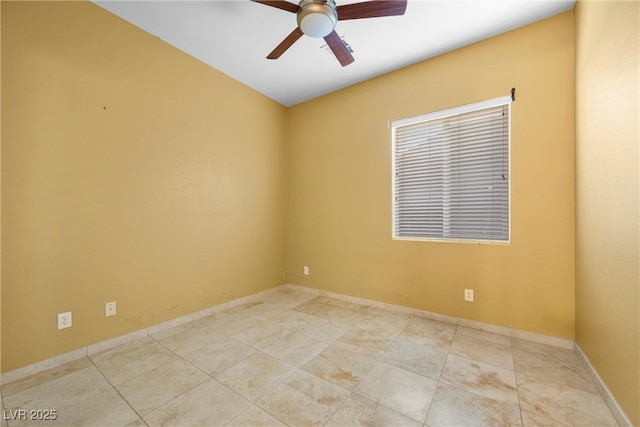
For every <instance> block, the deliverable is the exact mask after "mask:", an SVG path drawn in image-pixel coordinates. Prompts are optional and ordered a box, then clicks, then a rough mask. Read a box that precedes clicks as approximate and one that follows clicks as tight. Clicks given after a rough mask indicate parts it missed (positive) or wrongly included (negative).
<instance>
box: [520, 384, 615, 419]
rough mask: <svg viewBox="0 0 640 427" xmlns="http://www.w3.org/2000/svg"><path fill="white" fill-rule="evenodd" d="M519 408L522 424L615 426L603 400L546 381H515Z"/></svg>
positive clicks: (593, 394) (592, 394)
mask: <svg viewBox="0 0 640 427" xmlns="http://www.w3.org/2000/svg"><path fill="white" fill-rule="evenodd" d="M518 392H519V395H520V406H521V408H522V412H523V418H524V413H525V412H527V413H529V414H533V415H534V416H533V417H532V416H528V417H527V423H526V424H529V425H531V424H533V425H536V424H539V423H540V422H543V423H553V424H556V425H571V426H574V425H581V426H615V425H617V422H616V420H615V418H614V417H613V415H612V414H611V411H609V408H608V407H607V405H606V403H605V402H604V399H603V398H602V397H601V396H600V395H599V394H596V393H590V392H586V391H583V390H578V389H575V388H572V387H566V386H559V385H557V384H553V383H548V382H537V381H527V382H519V384H518Z"/></svg>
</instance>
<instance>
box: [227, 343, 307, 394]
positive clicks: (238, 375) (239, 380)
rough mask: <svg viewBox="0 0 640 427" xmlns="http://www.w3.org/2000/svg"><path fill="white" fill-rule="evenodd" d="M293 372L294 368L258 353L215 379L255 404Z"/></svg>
mask: <svg viewBox="0 0 640 427" xmlns="http://www.w3.org/2000/svg"><path fill="white" fill-rule="evenodd" d="M295 371H296V368H295V367H294V366H292V365H289V364H287V363H285V362H283V361H281V360H279V359H276V358H275V357H273V356H269V355H268V354H265V353H262V352H258V353H255V354H253V355H252V356H249V357H248V358H246V359H245V360H243V361H242V362H240V363H238V364H237V365H235V366H233V367H231V368H229V369H227V370H226V371H224V372H222V373H221V374H218V375H217V376H216V379H217V380H218V381H220V382H221V383H222V384H224V385H226V386H227V387H229V388H230V389H232V390H234V391H235V392H236V393H239V394H240V395H242V396H243V397H245V398H247V399H249V400H251V401H252V402H255V401H256V400H258V399H260V398H261V397H262V396H264V395H265V394H267V393H268V392H269V391H271V390H272V389H273V388H274V387H275V386H277V385H278V384H280V383H281V382H282V381H283V380H284V379H285V378H287V377H288V376H289V375H291V374H292V373H294V372H295Z"/></svg>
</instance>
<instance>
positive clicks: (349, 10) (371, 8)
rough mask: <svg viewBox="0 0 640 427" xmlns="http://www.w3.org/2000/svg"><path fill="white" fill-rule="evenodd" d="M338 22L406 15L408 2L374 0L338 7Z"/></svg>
mask: <svg viewBox="0 0 640 427" xmlns="http://www.w3.org/2000/svg"><path fill="white" fill-rule="evenodd" d="M336 10H337V12H338V21H345V20H347V19H362V18H379V17H382V16H398V15H404V12H405V11H406V10H407V0H372V1H365V2H361V3H351V4H345V5H342V6H338V7H337V8H336Z"/></svg>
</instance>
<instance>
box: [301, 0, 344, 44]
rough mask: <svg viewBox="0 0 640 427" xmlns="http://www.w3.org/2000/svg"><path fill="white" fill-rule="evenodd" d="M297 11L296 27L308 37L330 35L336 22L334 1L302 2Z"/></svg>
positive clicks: (312, 0) (310, 0)
mask: <svg viewBox="0 0 640 427" xmlns="http://www.w3.org/2000/svg"><path fill="white" fill-rule="evenodd" d="M299 6H300V9H299V10H298V14H297V18H298V27H300V30H302V32H303V33H305V34H306V35H308V36H310V37H325V36H328V35H329V34H331V32H333V30H334V29H335V27H336V23H337V22H338V13H337V12H336V3H335V2H334V0H302V1H301V2H300V5H299Z"/></svg>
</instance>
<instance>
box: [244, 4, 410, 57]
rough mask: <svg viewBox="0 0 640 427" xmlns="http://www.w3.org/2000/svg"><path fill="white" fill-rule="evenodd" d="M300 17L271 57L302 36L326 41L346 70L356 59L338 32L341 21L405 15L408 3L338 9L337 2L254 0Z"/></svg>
mask: <svg viewBox="0 0 640 427" xmlns="http://www.w3.org/2000/svg"><path fill="white" fill-rule="evenodd" d="M252 1H254V2H256V3H262V4H265V5H267V6H271V7H275V8H277V9H282V10H286V11H287V12H291V13H295V14H296V15H297V20H298V26H297V27H296V29H295V30H293V31H292V32H291V34H289V35H288V36H287V37H286V38H285V39H284V40H283V41H282V42H281V43H280V44H279V45H278V46H277V47H276V48H275V49H274V50H273V52H271V53H270V54H269V55H267V58H268V59H278V58H280V56H281V55H282V54H283V53H284V52H285V51H286V50H287V49H289V48H290V47H291V46H292V45H293V44H294V43H295V42H296V41H297V40H298V39H299V38H300V37H302V35H303V34H306V35H308V36H310V37H317V38H320V37H322V38H324V40H325V41H326V42H327V45H328V46H329V48H330V49H331V51H332V52H333V54H334V55H335V56H336V58H337V59H338V61H339V62H340V64H341V65H342V66H343V67H344V66H346V65H349V64H351V63H352V62H353V61H354V58H353V56H352V55H351V53H350V52H349V50H348V49H347V47H346V46H345V45H344V43H343V41H342V39H341V38H340V36H339V35H338V33H336V30H335V28H336V24H337V23H338V21H346V20H348V19H363V18H378V17H382V16H397V15H404V12H405V10H406V9H407V0H371V1H366V2H361V3H351V4H345V5H341V6H336V3H335V1H334V0H301V1H300V3H299V4H293V3H289V2H288V1H284V0H252Z"/></svg>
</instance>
